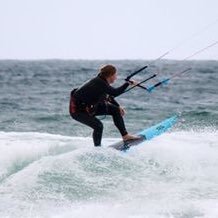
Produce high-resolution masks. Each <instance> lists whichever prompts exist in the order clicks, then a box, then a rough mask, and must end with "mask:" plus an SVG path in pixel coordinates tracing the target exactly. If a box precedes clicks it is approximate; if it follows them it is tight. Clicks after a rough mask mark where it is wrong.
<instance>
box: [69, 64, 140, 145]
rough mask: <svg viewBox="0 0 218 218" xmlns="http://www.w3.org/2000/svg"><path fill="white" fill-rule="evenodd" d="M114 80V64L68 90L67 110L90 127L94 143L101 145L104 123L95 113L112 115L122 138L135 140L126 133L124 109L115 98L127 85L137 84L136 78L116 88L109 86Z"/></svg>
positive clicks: (74, 117)
mask: <svg viewBox="0 0 218 218" xmlns="http://www.w3.org/2000/svg"><path fill="white" fill-rule="evenodd" d="M116 79H117V70H116V68H115V67H114V66H113V65H105V66H103V67H101V68H100V71H99V73H98V75H97V76H96V77H94V78H93V79H91V80H89V81H88V82H86V83H85V84H83V85H82V86H81V87H79V88H78V89H74V90H72V92H71V98H70V106H69V112H70V115H71V117H72V118H73V119H75V120H76V121H79V122H81V123H83V124H85V125H87V126H89V127H91V128H92V129H93V130H94V131H93V141H94V145H95V146H101V139H102V133H103V124H102V122H101V121H100V120H99V119H98V118H96V116H98V115H111V116H112V118H113V122H114V124H115V126H116V127H117V129H118V130H119V132H120V134H121V135H122V138H123V140H124V141H128V140H134V139H137V138H138V137H137V136H134V135H130V134H128V132H127V130H126V127H125V123H124V120H123V116H124V114H125V111H124V109H123V108H122V107H121V106H120V105H119V103H118V102H117V101H116V100H115V99H114V98H115V97H117V96H119V95H121V94H122V93H123V92H124V91H125V90H126V89H127V87H128V86H129V85H136V84H137V82H135V81H127V82H125V83H124V84H123V85H121V86H120V87H118V88H114V87H112V86H111V84H112V83H114V82H115V81H116Z"/></svg>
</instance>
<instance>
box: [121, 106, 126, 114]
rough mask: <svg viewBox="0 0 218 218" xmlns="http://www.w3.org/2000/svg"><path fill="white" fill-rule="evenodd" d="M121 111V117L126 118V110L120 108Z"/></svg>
mask: <svg viewBox="0 0 218 218" xmlns="http://www.w3.org/2000/svg"><path fill="white" fill-rule="evenodd" d="M119 109H120V114H121V116H124V115H125V113H126V112H125V110H124V108H122V107H119Z"/></svg>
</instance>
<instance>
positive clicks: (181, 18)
mask: <svg viewBox="0 0 218 218" xmlns="http://www.w3.org/2000/svg"><path fill="white" fill-rule="evenodd" d="M217 19H218V0H77V1H76V0H0V27H1V34H0V59H44V58H46V59H47V58H61V59H154V58H157V57H159V56H160V55H162V54H163V53H165V52H166V51H168V50H170V49H172V48H174V47H175V46H177V45H178V44H179V43H180V42H181V41H184V40H186V39H187V38H188V39H189V40H187V41H186V42H185V43H182V45H181V46H180V47H178V48H177V49H175V50H172V52H170V53H169V55H168V56H166V58H169V59H183V58H185V57H187V56H189V55H191V54H192V53H194V52H195V51H197V50H199V49H201V48H203V47H205V46H207V45H209V44H211V43H213V42H215V41H218V20H217ZM215 21H216V22H215ZM212 23H213V25H210V26H209V27H208V28H206V29H204V28H205V27H206V26H208V25H209V24H212ZM202 29H204V31H201V30H202ZM197 31H201V32H200V33H199V34H195V33H196V32H197ZM193 34H195V36H193ZM191 36H193V37H191ZM193 59H216V60H218V45H216V46H214V47H213V48H211V49H209V50H207V51H205V52H203V53H202V54H199V55H197V56H195V57H194V58H193Z"/></svg>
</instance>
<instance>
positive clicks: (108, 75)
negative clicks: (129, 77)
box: [99, 64, 117, 84]
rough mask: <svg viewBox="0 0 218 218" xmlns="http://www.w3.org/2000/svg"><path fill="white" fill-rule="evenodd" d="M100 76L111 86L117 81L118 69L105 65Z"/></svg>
mask: <svg viewBox="0 0 218 218" xmlns="http://www.w3.org/2000/svg"><path fill="white" fill-rule="evenodd" d="M99 76H100V77H101V78H103V79H105V80H107V82H108V83H109V84H111V83H113V82H114V81H115V80H116V79H117V69H116V68H115V67H114V66H113V65H109V64H108V65H104V66H103V67H101V68H100V72H99Z"/></svg>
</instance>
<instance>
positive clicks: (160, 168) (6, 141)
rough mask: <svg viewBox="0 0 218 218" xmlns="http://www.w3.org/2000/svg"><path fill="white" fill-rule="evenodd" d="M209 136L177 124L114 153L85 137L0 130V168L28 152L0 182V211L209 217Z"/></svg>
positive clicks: (213, 173) (213, 159)
mask: <svg viewBox="0 0 218 218" xmlns="http://www.w3.org/2000/svg"><path fill="white" fill-rule="evenodd" d="M217 139H218V132H217V131H202V132H194V131H191V132H187V131H178V132H172V133H166V134H164V135H162V136H160V137H157V138H155V139H153V140H151V141H148V142H145V143H144V144H142V145H140V146H136V147H135V148H132V149H131V150H130V151H129V152H128V153H122V152H119V151H116V150H113V149H106V148H99V149H97V148H93V145H92V140H91V139H90V138H85V139H84V138H77V137H65V136H60V135H59V136H57V135H50V134H41V133H0V143H1V145H3V146H1V148H0V164H1V165H0V166H1V168H2V169H5V171H7V172H9V169H10V168H11V167H13V166H14V164H16V163H17V162H19V161H26V160H30V159H31V161H29V163H28V164H26V165H25V167H24V168H21V169H20V170H19V171H17V172H16V173H14V174H11V175H9V176H8V177H6V178H5V180H4V181H3V182H2V184H0V193H1V195H0V216H1V217H4V216H8V217H11V218H12V217H13V218H14V217H16V218H17V217H18V215H19V216H20V217H22V218H25V217H28V218H30V217H32V218H36V217H37V218H38V217H40V218H41V217H42V218H47V217H49V218H70V217H73V218H77V217H80V218H88V217H96V218H100V217H104V218H107V217H115V218H116V217H119V218H122V217H125V218H126V217H127V218H136V217H137V218H141V217H143V218H144V217H149V218H166V217H168V218H174V217H175V218H181V217H190V218H194V217H202V218H217V217H218V210H217V209H216V208H218V204H217V202H218V185H217V184H218V175H217V172H218V158H217V155H218V140H217ZM116 140H117V139H105V140H104V144H110V143H111V142H113V141H116ZM65 146H68V147H67V149H66V150H61V149H60V148H63V147H65ZM52 149H53V150H52ZM65 151H66V152H65ZM2 202H4V203H2ZM11 205H12V206H11ZM3 208H4V212H3Z"/></svg>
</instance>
